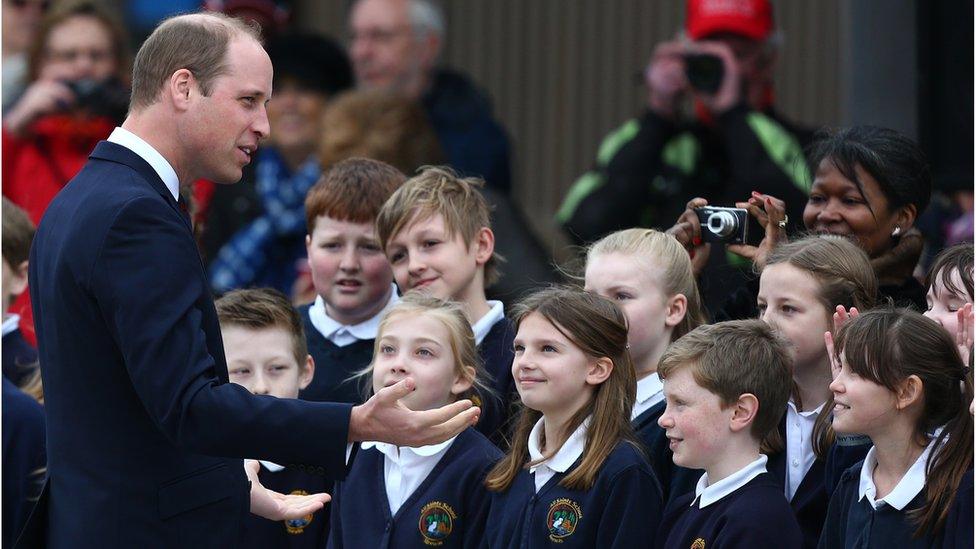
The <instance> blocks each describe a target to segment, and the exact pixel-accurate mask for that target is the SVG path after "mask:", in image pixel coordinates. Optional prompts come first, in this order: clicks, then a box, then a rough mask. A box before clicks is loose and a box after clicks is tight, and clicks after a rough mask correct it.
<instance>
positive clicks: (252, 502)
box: [20, 14, 479, 548]
mask: <svg viewBox="0 0 976 549" xmlns="http://www.w3.org/2000/svg"><path fill="white" fill-rule="evenodd" d="M271 77H272V67H271V62H270V60H269V59H268V56H267V54H266V53H265V52H264V49H263V48H262V47H261V45H260V43H259V42H258V40H257V34H256V31H255V30H254V29H251V28H249V27H247V26H246V25H244V24H243V23H241V22H239V21H237V20H234V19H230V18H226V17H223V16H219V15H214V14H194V15H186V16H180V17H176V18H172V19H169V20H167V21H165V22H163V23H162V24H161V25H160V26H159V27H158V28H157V29H156V30H155V31H154V32H153V34H152V36H150V37H149V38H148V39H147V41H146V42H145V43H144V44H143V46H142V48H141V49H140V51H139V53H138V55H137V56H136V60H135V64H134V69H133V91H132V100H131V105H130V111H129V116H128V118H127V119H126V121H125V122H124V124H123V125H122V127H121V128H117V129H116V130H115V132H113V133H112V135H111V136H110V137H109V139H108V141H107V142H102V143H99V144H98V146H97V147H96V148H95V150H94V152H93V153H92V154H91V157H90V159H89V162H88V163H87V164H86V165H85V167H84V168H83V169H82V170H81V172H80V173H79V174H78V175H77V176H76V177H75V178H74V179H73V180H72V181H71V182H69V183H68V184H67V186H66V187H65V188H64V190H62V191H61V193H60V194H58V196H57V197H56V198H55V199H54V201H52V202H51V205H50V207H49V209H48V210H47V213H46V214H45V216H44V218H43V219H42V220H41V223H40V226H39V228H38V231H37V235H36V237H35V240H34V247H33V249H32V252H31V258H30V267H29V269H30V288H31V300H32V303H33V306H34V311H35V323H36V327H37V336H38V341H39V352H40V361H41V364H42V365H43V377H44V387H45V398H46V406H45V407H46V413H47V427H48V482H47V484H46V486H45V488H44V492H43V493H42V495H41V500H40V502H39V503H38V505H37V508H36V509H35V512H34V514H33V515H32V517H31V519H30V522H29V524H28V526H27V527H26V529H25V533H24V535H23V536H22V537H21V541H20V543H21V545H22V546H24V547H35V546H38V545H40V544H43V543H46V544H47V546H49V547H72V548H79V547H99V548H104V547H126V548H128V547H140V548H148V547H235V546H237V545H239V542H240V539H239V537H240V535H241V531H242V528H241V525H242V523H243V519H244V517H245V513H247V512H248V510H249V508H250V510H251V511H252V512H255V513H257V514H261V515H262V516H266V517H268V518H272V519H277V520H280V519H282V518H289V517H293V516H296V515H297V516H301V515H302V514H304V513H306V512H309V510H310V509H313V510H314V509H315V508H318V507H319V506H321V505H322V502H324V501H325V500H326V499H327V496H325V495H316V496H309V497H307V498H304V499H295V498H287V497H285V496H281V495H280V494H273V493H269V492H268V491H266V490H264V489H263V488H262V487H261V486H260V485H256V484H255V485H253V486H252V487H251V488H250V489H249V483H248V478H247V477H246V476H245V470H244V467H243V464H242V461H241V459H240V458H242V457H248V458H258V459H266V460H269V461H273V462H276V463H283V464H296V465H298V466H299V467H302V468H304V469H305V470H307V471H311V472H313V473H318V474H328V475H330V476H332V477H336V478H341V477H342V476H344V474H345V462H346V451H347V450H346V448H347V443H348V442H352V441H358V440H381V441H387V442H391V443H395V444H400V445H409V446H421V445H425V444H431V443H433V442H437V441H442V440H446V439H447V438H450V437H451V436H453V435H455V434H457V433H458V432H460V431H461V430H462V429H464V428H465V427H467V426H468V425H470V424H472V423H473V422H475V421H477V415H478V413H479V412H478V409H477V408H473V407H471V403H470V402H461V403H456V404H454V405H451V406H448V407H445V408H442V409H439V410H433V411H429V412H411V411H409V410H407V409H406V408H405V407H404V406H403V405H402V404H400V403H399V400H398V399H399V398H401V397H402V396H405V395H406V394H408V393H409V392H410V391H411V390H412V389H413V387H414V385H413V381H412V380H405V381H404V382H401V383H399V384H397V385H395V386H393V387H390V388H387V389H384V390H383V391H380V392H379V393H378V394H377V395H376V396H375V397H374V398H372V399H370V401H368V402H367V403H366V404H364V405H362V406H357V407H352V406H349V405H340V404H329V403H314V402H304V401H299V400H278V399H275V398H273V397H267V396H255V395H251V394H250V393H248V392H247V390H245V389H243V388H242V387H240V386H238V385H235V384H230V383H228V380H227V367H226V364H225V360H224V351H223V347H222V343H221V336H220V329H219V327H218V324H217V316H216V313H215V311H214V306H213V301H212V298H211V295H210V293H209V290H208V286H207V278H206V275H205V272H204V270H203V266H202V264H201V261H200V258H199V256H198V254H197V249H196V245H195V243H194V240H193V235H192V233H191V227H190V220H189V217H188V216H187V215H186V213H185V208H181V206H182V201H181V200H180V199H179V191H178V189H179V185H181V184H182V185H186V184H189V183H191V182H193V181H195V180H196V179H199V178H207V179H211V180H214V181H217V182H224V183H229V182H234V181H237V180H239V179H240V177H241V169H242V167H243V166H244V165H246V164H247V163H248V162H249V161H250V160H251V157H252V156H253V154H254V151H255V150H256V148H257V146H258V143H259V142H260V141H261V140H263V139H264V138H265V137H267V136H268V132H269V128H268V120H267V114H266V110H265V107H266V104H267V101H268V99H269V98H270V96H271Z"/></svg>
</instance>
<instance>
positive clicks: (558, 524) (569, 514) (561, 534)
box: [546, 498, 583, 543]
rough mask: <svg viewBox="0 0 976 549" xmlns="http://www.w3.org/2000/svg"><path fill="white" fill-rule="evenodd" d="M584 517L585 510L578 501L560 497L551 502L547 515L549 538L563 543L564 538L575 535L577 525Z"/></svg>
mask: <svg viewBox="0 0 976 549" xmlns="http://www.w3.org/2000/svg"><path fill="white" fill-rule="evenodd" d="M582 518H583V511H582V510H581V509H580V506H579V504H578V503H576V502H575V501H573V500H571V499H566V498H559V499H557V500H553V502H552V503H550V504H549V513H548V514H547V515H546V527H548V528H549V539H550V540H552V541H554V542H556V543H562V541H563V539H564V538H567V537H569V536H571V535H573V532H575V531H576V525H577V524H579V521H580V519H582Z"/></svg>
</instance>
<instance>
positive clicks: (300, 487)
mask: <svg viewBox="0 0 976 549" xmlns="http://www.w3.org/2000/svg"><path fill="white" fill-rule="evenodd" d="M258 478H259V479H260V480H261V484H262V485H264V487H265V488H268V489H269V490H274V491H275V492H279V493H282V494H286V495H287V494H295V493H298V494H302V493H304V494H317V493H319V492H327V493H328V492H332V482H333V481H332V480H331V479H329V478H327V477H325V476H322V475H314V474H310V473H306V472H303V471H299V470H297V469H295V468H292V467H286V468H284V469H282V470H281V471H276V472H271V471H269V470H267V469H265V468H264V467H263V466H262V467H261V471H260V472H259V473H258ZM244 531H245V535H244V536H243V539H244V545H243V546H242V547H243V548H248V549H314V548H316V547H320V546H321V543H322V540H323V539H325V537H326V536H328V533H329V504H328V503H326V504H325V508H323V509H319V510H318V511H316V512H315V513H312V514H309V515H305V516H304V517H303V518H301V519H297V520H268V519H265V518H261V517H259V516H257V515H251V514H249V515H248V516H247V520H246V522H245V523H244Z"/></svg>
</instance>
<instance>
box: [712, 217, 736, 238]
mask: <svg viewBox="0 0 976 549" xmlns="http://www.w3.org/2000/svg"><path fill="white" fill-rule="evenodd" d="M738 226H739V220H738V219H736V218H735V216H734V215H732V214H731V213H729V212H714V213H712V214H711V215H709V216H708V230H709V232H711V233H712V234H714V235H718V236H722V237H725V236H729V235H731V234H732V233H734V232H735V230H736V228H737V227H738Z"/></svg>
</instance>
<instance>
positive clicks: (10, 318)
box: [3, 313, 20, 336]
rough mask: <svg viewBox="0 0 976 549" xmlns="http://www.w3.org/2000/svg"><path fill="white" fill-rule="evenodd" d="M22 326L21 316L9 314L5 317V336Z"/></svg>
mask: <svg viewBox="0 0 976 549" xmlns="http://www.w3.org/2000/svg"><path fill="white" fill-rule="evenodd" d="M19 325H20V315H18V314H13V313H11V314H8V315H5V316H4V317H3V335H4V336H6V335H7V334H9V333H10V332H12V331H14V330H16V329H17V326H19Z"/></svg>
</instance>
